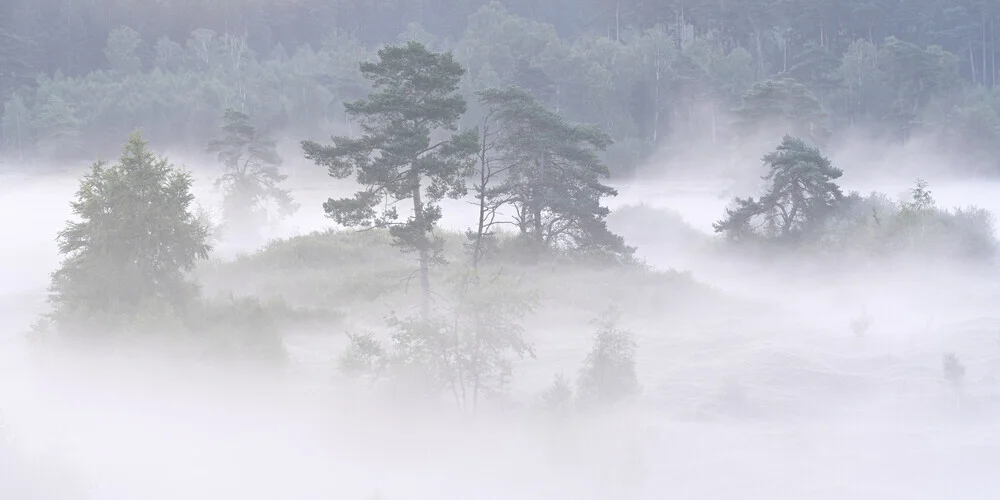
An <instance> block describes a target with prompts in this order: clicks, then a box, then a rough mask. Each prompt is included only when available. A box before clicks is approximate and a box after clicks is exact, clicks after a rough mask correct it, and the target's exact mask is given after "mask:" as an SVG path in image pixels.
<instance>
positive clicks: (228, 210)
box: [208, 109, 299, 238]
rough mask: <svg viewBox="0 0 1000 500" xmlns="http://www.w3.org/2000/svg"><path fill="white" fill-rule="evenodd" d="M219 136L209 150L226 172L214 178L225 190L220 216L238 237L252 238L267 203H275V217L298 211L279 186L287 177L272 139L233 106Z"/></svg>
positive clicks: (265, 219)
mask: <svg viewBox="0 0 1000 500" xmlns="http://www.w3.org/2000/svg"><path fill="white" fill-rule="evenodd" d="M221 129H222V132H223V133H222V136H220V137H219V138H216V139H213V140H212V141H211V142H209V145H208V151H209V152H212V153H216V154H217V155H218V158H219V161H221V162H222V164H223V165H224V166H225V173H223V174H222V176H221V177H219V179H218V180H217V181H216V183H215V184H216V187H221V188H222V189H223V191H224V196H225V198H224V200H223V218H224V219H225V221H226V223H227V224H228V225H229V226H230V229H231V230H232V231H233V233H234V234H235V235H236V236H237V237H240V238H254V237H256V236H257V235H258V233H257V230H258V228H259V227H260V226H261V225H262V224H264V223H265V222H267V215H268V214H267V212H268V210H267V209H268V203H274V205H275V206H276V207H277V211H278V216H279V217H286V216H289V215H292V214H294V213H295V211H296V210H298V208H299V207H298V205H297V204H296V203H295V202H293V201H292V197H291V194H289V192H288V191H287V190H285V189H282V188H281V187H279V186H278V185H279V184H280V183H281V182H283V181H284V180H285V179H287V178H288V176H287V175H284V174H282V173H281V172H280V171H279V170H278V167H280V166H281V163H282V159H281V156H279V155H278V152H277V150H276V145H275V142H274V141H273V140H272V139H270V138H269V137H266V136H265V135H263V134H262V133H260V132H259V131H258V130H257V128H256V127H254V126H253V125H252V124H251V123H250V117H249V116H248V115H246V114H244V113H241V112H239V111H236V110H234V109H227V110H226V111H225V113H223V115H222V125H221Z"/></svg>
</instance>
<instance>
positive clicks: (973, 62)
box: [969, 40, 976, 84]
mask: <svg viewBox="0 0 1000 500" xmlns="http://www.w3.org/2000/svg"><path fill="white" fill-rule="evenodd" d="M969 69H970V70H972V83H973V84H975V83H976V57H975V55H974V54H973V52H972V40H969Z"/></svg>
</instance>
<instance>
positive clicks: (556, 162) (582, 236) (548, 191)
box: [479, 87, 633, 254]
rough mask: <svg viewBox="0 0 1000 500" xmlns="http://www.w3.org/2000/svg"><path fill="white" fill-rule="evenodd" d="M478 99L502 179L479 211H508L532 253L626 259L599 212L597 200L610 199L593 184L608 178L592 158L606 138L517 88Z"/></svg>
mask: <svg viewBox="0 0 1000 500" xmlns="http://www.w3.org/2000/svg"><path fill="white" fill-rule="evenodd" d="M479 99H480V102H481V103H482V104H483V105H484V106H486V107H488V108H490V109H491V110H492V111H491V114H492V116H493V117H495V120H496V122H497V123H498V124H502V125H500V127H501V128H499V129H498V133H499V136H500V137H499V138H498V139H497V143H496V145H495V149H496V152H495V154H496V155H497V157H498V158H499V159H500V161H501V162H502V163H503V164H504V167H503V170H505V172H504V173H505V175H506V178H505V179H504V181H503V182H502V183H501V184H499V185H497V186H496V187H495V188H492V189H490V190H488V191H485V193H486V195H487V196H488V197H490V198H491V199H492V200H493V201H492V202H490V203H488V204H487V205H490V206H497V204H509V205H511V206H513V207H514V212H515V221H516V224H517V226H518V228H519V230H520V233H521V236H522V237H524V238H526V239H527V240H528V241H529V242H531V243H532V244H533V246H534V249H535V250H536V251H540V250H541V249H543V248H552V247H558V246H569V247H571V248H575V249H579V250H584V251H607V252H612V253H617V254H630V253H631V252H632V251H633V249H631V248H630V247H628V246H626V245H625V243H624V240H623V239H622V238H621V237H620V236H618V235H616V234H614V233H612V232H611V231H609V230H608V228H607V224H606V222H605V218H606V217H607V215H608V213H609V212H610V210H608V208H607V207H605V206H602V205H601V199H602V198H604V197H607V196H616V195H617V194H618V192H617V191H616V190H615V189H614V188H612V187H610V186H607V185H605V184H603V183H602V182H601V181H602V179H604V178H607V177H608V175H609V173H608V168H607V165H605V164H604V163H603V162H602V161H601V159H600V157H599V156H598V152H599V151H602V150H604V149H605V148H606V147H607V146H609V145H610V144H611V138H610V137H608V135H607V134H605V133H604V132H602V131H600V130H599V129H597V128H595V127H587V126H581V125H575V124H571V123H569V122H567V121H566V120H565V119H564V118H563V117H561V116H559V115H558V114H557V113H554V112H552V111H550V110H548V109H546V108H545V107H544V106H542V105H541V104H539V103H538V102H537V101H536V100H535V99H534V98H533V97H532V96H531V95H530V94H529V93H528V92H527V91H525V90H523V89H521V88H518V87H506V88H502V89H495V88H494V89H487V90H484V91H482V92H480V93H479ZM493 210H495V209H493Z"/></svg>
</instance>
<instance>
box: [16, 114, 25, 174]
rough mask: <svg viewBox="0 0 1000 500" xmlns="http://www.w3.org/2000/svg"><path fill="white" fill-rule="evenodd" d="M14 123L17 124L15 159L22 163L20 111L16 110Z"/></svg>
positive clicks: (22, 148)
mask: <svg viewBox="0 0 1000 500" xmlns="http://www.w3.org/2000/svg"><path fill="white" fill-rule="evenodd" d="M14 123H16V124H17V158H18V161H21V162H23V161H24V147H23V146H22V145H21V111H20V110H18V111H17V112H16V113H14Z"/></svg>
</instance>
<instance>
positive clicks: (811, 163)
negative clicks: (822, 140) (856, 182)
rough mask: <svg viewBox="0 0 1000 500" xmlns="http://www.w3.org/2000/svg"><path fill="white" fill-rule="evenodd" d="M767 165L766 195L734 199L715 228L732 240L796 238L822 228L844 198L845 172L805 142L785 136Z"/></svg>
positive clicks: (765, 158)
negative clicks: (842, 182) (842, 180)
mask: <svg viewBox="0 0 1000 500" xmlns="http://www.w3.org/2000/svg"><path fill="white" fill-rule="evenodd" d="M764 163H765V164H766V165H768V167H769V171H768V173H767V175H765V176H764V177H763V179H764V180H765V181H768V182H769V183H770V185H769V186H768V187H767V190H766V191H765V192H764V194H763V195H761V196H760V198H759V199H754V198H753V197H750V198H736V199H735V201H734V204H735V207H734V208H728V209H726V217H725V218H724V219H722V220H720V221H718V222H716V223H715V224H714V225H713V227H714V228H715V232H717V233H725V234H726V236H727V237H730V238H733V239H744V238H748V237H762V238H765V239H774V240H785V241H787V240H791V239H797V238H800V237H803V236H806V235H809V234H814V233H815V231H817V230H818V229H820V228H821V225H822V223H823V222H824V221H825V220H826V218H827V217H829V216H830V215H831V214H832V213H833V211H834V209H835V208H836V206H837V204H838V203H839V202H841V201H842V200H843V199H844V194H843V193H842V192H841V190H840V187H839V186H837V184H836V183H835V182H834V180H835V179H838V178H840V176H841V175H843V172H842V171H841V170H840V169H838V168H836V167H834V166H833V165H832V164H831V163H830V160H828V159H826V158H825V157H823V155H821V154H820V152H819V150H818V149H816V148H815V147H812V146H808V145H806V143H805V142H803V141H802V140H801V139H798V138H795V137H791V136H788V135H786V136H785V138H784V139H783V140H782V141H781V144H780V145H779V146H778V148H777V149H776V150H775V151H773V152H771V153H768V154H767V155H765V156H764Z"/></svg>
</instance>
